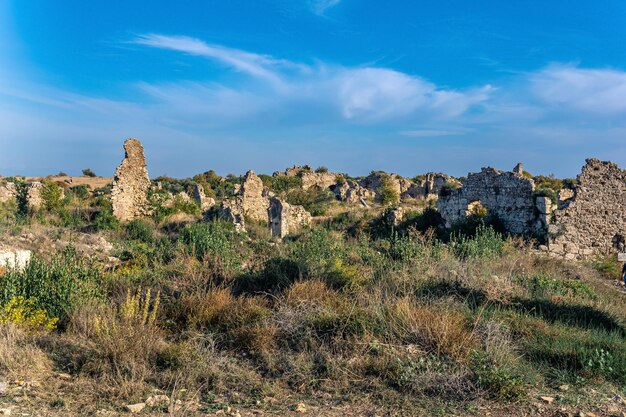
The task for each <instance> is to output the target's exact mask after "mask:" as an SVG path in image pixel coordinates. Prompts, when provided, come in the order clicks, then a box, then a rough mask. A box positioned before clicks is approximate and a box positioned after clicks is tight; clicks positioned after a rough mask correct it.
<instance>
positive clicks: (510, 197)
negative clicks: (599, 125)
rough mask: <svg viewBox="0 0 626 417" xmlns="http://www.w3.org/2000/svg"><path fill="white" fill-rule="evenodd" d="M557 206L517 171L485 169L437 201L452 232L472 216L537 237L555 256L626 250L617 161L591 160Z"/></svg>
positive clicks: (625, 187) (623, 188) (625, 201)
mask: <svg viewBox="0 0 626 417" xmlns="http://www.w3.org/2000/svg"><path fill="white" fill-rule="evenodd" d="M558 196H559V197H558V201H552V200H550V198H548V197H545V196H540V195H537V194H536V193H535V183H534V181H533V180H532V179H530V178H526V177H525V176H524V175H523V170H522V166H521V164H518V165H517V166H516V167H515V168H514V170H513V171H511V172H503V171H498V170H496V169H494V168H483V169H482V170H481V171H480V172H478V173H470V174H469V175H468V177H467V179H466V180H465V182H464V183H463V185H462V186H461V187H459V188H456V189H451V190H444V191H443V192H442V193H441V195H440V197H439V201H438V209H439V212H440V214H441V216H442V218H443V220H444V221H445V224H446V226H447V227H450V226H452V225H453V224H454V223H456V222H458V221H461V220H463V219H464V218H466V217H467V216H469V215H471V214H475V213H477V212H478V211H479V210H484V213H483V215H486V216H488V217H491V218H497V219H498V220H499V221H500V222H501V223H502V225H503V227H504V229H505V230H506V231H507V232H508V233H511V234H517V235H525V236H534V237H536V238H537V239H538V240H539V241H542V242H545V243H546V244H545V245H542V246H541V247H542V249H544V250H546V251H549V252H550V253H551V254H553V255H556V256H563V257H566V258H570V259H574V258H585V257H589V256H592V255H596V254H600V255H604V254H610V253H613V252H617V251H621V250H624V248H625V245H626V241H625V236H626V209H625V208H626V171H625V170H622V169H620V168H619V167H618V166H617V165H616V164H614V163H612V162H601V161H599V160H597V159H588V160H587V163H586V165H585V166H584V167H583V169H582V173H581V174H580V175H578V177H577V184H576V185H575V186H574V189H573V190H570V189H564V190H561V191H560V192H559V193H558Z"/></svg>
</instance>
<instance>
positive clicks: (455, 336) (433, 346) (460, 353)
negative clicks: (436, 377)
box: [388, 298, 476, 362]
mask: <svg viewBox="0 0 626 417" xmlns="http://www.w3.org/2000/svg"><path fill="white" fill-rule="evenodd" d="M388 315H389V317H388V321H389V322H390V326H391V329H392V331H393V332H394V333H395V335H396V336H397V337H399V338H400V339H401V340H403V341H405V342H406V343H415V344H417V345H418V346H420V347H421V348H422V349H424V350H426V351H428V352H431V353H434V354H436V355H439V356H441V355H445V356H448V357H450V358H452V359H455V360H457V361H461V362H464V361H466V360H467V359H468V357H469V356H470V354H471V352H472V349H473V348H474V346H475V344H476V341H475V337H474V333H473V331H472V330H471V329H469V328H468V324H467V320H466V318H465V316H464V315H463V314H461V313H459V312H457V311H454V310H446V309H444V308H442V306H435V305H418V304H415V303H414V302H412V301H411V300H410V299H408V298H402V299H399V300H397V301H396V302H395V303H393V305H392V306H390V308H389V311H388Z"/></svg>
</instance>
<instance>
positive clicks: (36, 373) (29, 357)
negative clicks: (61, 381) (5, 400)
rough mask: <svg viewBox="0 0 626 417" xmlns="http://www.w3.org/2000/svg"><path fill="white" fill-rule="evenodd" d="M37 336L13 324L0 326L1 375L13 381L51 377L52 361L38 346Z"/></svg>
mask: <svg viewBox="0 0 626 417" xmlns="http://www.w3.org/2000/svg"><path fill="white" fill-rule="evenodd" d="M36 339H37V335H35V334H29V333H27V332H25V331H24V330H22V329H20V328H18V327H17V326H15V325H13V324H11V323H5V324H1V325H0V373H2V374H3V375H5V377H8V378H9V379H11V380H25V379H26V380H37V379H41V378H43V377H46V376H48V375H50V373H51V372H52V361H51V360H50V358H49V357H48V355H47V353H46V352H44V351H43V350H42V349H40V348H39V347H38V346H37V344H36Z"/></svg>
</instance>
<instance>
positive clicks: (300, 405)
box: [291, 403, 307, 414]
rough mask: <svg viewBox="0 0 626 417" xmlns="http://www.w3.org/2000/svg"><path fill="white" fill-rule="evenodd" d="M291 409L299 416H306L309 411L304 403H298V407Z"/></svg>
mask: <svg viewBox="0 0 626 417" xmlns="http://www.w3.org/2000/svg"><path fill="white" fill-rule="evenodd" d="M291 409H292V410H293V411H295V412H296V413H299V414H304V413H306V412H307V409H306V406H305V405H304V403H298V404H296V405H293V406H292V407H291Z"/></svg>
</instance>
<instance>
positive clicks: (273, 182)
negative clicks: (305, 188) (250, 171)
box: [261, 175, 302, 194]
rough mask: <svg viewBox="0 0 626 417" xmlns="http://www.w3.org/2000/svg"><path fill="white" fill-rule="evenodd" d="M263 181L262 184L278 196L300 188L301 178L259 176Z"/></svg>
mask: <svg viewBox="0 0 626 417" xmlns="http://www.w3.org/2000/svg"><path fill="white" fill-rule="evenodd" d="M261 178H262V179H264V181H263V183H264V184H265V185H266V186H267V187H269V188H270V189H271V190H272V191H274V192H275V193H278V194H282V193H286V192H289V191H291V190H295V189H299V188H302V178H300V177H298V176H287V175H277V176H275V177H274V176H272V177H270V176H261Z"/></svg>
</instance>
